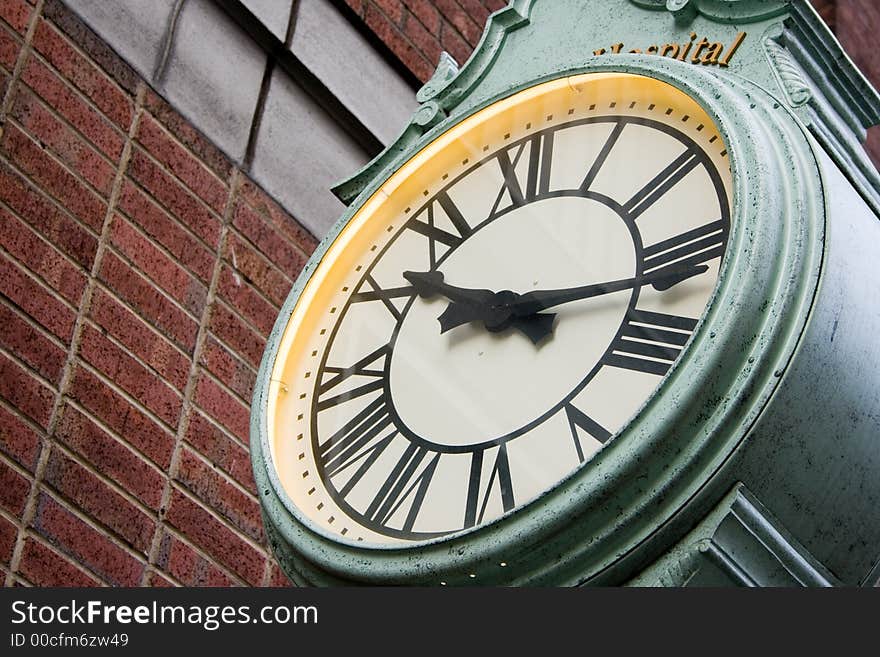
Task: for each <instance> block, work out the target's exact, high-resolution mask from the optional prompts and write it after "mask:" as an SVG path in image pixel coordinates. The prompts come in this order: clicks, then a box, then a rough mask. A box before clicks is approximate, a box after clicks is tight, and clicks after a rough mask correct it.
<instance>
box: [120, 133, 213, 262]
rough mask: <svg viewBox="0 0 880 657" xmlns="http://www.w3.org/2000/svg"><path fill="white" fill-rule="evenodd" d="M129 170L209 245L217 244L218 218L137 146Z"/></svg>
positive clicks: (136, 179) (164, 205)
mask: <svg viewBox="0 0 880 657" xmlns="http://www.w3.org/2000/svg"><path fill="white" fill-rule="evenodd" d="M128 172H129V174H130V175H131V177H132V178H133V179H134V180H135V181H137V182H138V183H139V184H140V185H141V186H142V187H144V189H146V190H147V191H148V192H150V194H152V195H153V198H155V199H156V200H157V201H159V203H161V204H162V206H163V207H165V208H166V209H167V210H168V211H169V212H170V213H171V214H172V215H174V216H175V217H178V218H179V219H180V220H181V221H183V222H184V225H185V226H187V227H188V228H189V229H190V230H192V231H193V232H194V233H195V234H196V235H198V236H199V237H201V238H202V239H203V240H204V241H205V242H206V243H207V244H208V245H210V246H213V247H216V246H217V243H218V242H219V239H220V220H219V218H218V217H217V216H216V215H214V214H213V213H212V212H211V211H210V210H209V209H208V207H207V206H205V205H204V204H203V203H202V202H201V201H199V200H198V199H197V198H196V197H195V196H194V195H193V194H192V193H191V192H190V191H189V190H188V189H186V187H184V186H183V185H182V184H181V183H180V182H178V181H177V179H176V178H173V177H172V176H171V175H170V174H168V173H167V172H165V171H163V170H162V168H161V167H159V165H157V164H156V163H155V162H154V161H153V160H151V159H150V158H149V156H147V155H146V154H145V153H144V152H143V151H141V149H140V148H135V149H134V150H133V151H132V154H131V160H130V161H129V163H128Z"/></svg>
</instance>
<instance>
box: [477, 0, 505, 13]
mask: <svg viewBox="0 0 880 657" xmlns="http://www.w3.org/2000/svg"><path fill="white" fill-rule="evenodd" d="M483 4H484V5H486V9H488V10H489V11H499V10H501V9H504V8H505V7H506V6H507V0H483Z"/></svg>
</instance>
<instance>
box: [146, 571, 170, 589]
mask: <svg viewBox="0 0 880 657" xmlns="http://www.w3.org/2000/svg"><path fill="white" fill-rule="evenodd" d="M147 586H155V587H158V588H173V587H175V586H176V584H174V582H172V581H171V580H170V579H168V578H167V577H165V576H163V575H162V573H157V572H155V571H154V572H152V573H150V577H149V579H148V580H147Z"/></svg>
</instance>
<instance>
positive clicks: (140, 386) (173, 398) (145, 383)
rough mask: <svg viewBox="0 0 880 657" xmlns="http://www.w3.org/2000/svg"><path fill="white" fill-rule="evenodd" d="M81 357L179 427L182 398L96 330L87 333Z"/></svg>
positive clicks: (158, 414)
mask: <svg viewBox="0 0 880 657" xmlns="http://www.w3.org/2000/svg"><path fill="white" fill-rule="evenodd" d="M79 355H80V357H81V358H82V359H83V360H84V361H86V362H87V363H89V364H91V365H92V366H94V368H95V369H97V370H98V371H100V372H101V373H102V374H104V376H106V377H107V378H108V379H110V380H111V381H113V383H115V384H116V385H117V386H119V387H120V388H122V389H123V390H125V392H127V393H128V394H129V395H131V396H132V397H134V398H135V399H136V400H137V401H138V402H140V403H141V404H143V405H144V406H145V407H146V408H148V409H149V410H151V411H152V412H153V413H155V414H156V415H157V416H158V417H159V419H160V420H162V421H163V422H165V423H166V424H168V426H170V427H175V426H177V421H178V419H179V417H180V409H181V406H182V405H183V400H182V399H181V397H180V394H179V393H178V392H177V391H175V390H174V389H173V388H172V387H171V386H169V385H167V384H166V383H165V382H164V381H163V380H162V378H161V377H159V376H158V375H156V374H155V373H153V372H151V371H150V370H148V369H147V368H146V367H144V366H143V365H141V364H140V363H139V362H137V361H136V360H135V359H134V358H132V357H131V356H130V355H128V354H127V353H126V352H125V351H123V350H122V349H120V348H119V347H117V346H116V345H115V344H113V343H112V342H111V341H110V340H108V339H107V338H106V337H105V336H104V335H102V334H101V332H100V331H98V330H97V329H95V328H93V327H92V326H86V327H85V329H84V330H83V334H82V340H81V342H80V351H79Z"/></svg>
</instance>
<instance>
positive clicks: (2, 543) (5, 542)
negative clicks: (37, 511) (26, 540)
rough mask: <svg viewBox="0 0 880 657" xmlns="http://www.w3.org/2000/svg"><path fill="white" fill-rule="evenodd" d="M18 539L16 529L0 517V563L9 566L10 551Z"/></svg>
mask: <svg viewBox="0 0 880 657" xmlns="http://www.w3.org/2000/svg"><path fill="white" fill-rule="evenodd" d="M17 538H18V527H16V526H15V525H13V524H12V523H11V522H9V521H8V520H7V519H6V518H4V517H3V516H0V563H2V564H3V565H4V566H7V565H9V562H10V560H11V559H12V550H13V549H14V548H15V541H16V539H17Z"/></svg>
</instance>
